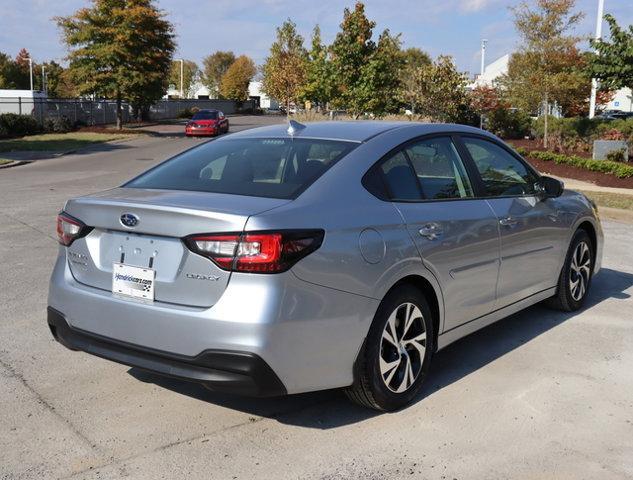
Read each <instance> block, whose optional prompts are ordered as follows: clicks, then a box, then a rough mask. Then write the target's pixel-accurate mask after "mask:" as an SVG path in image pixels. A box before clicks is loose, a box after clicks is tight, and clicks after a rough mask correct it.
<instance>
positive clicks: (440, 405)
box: [0, 117, 633, 479]
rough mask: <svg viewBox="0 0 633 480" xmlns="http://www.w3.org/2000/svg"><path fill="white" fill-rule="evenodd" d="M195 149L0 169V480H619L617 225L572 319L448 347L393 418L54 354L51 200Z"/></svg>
mask: <svg viewBox="0 0 633 480" xmlns="http://www.w3.org/2000/svg"><path fill="white" fill-rule="evenodd" d="M269 120H270V119H263V120H262V119H261V118H250V117H241V120H239V119H234V122H233V128H234V129H237V128H240V126H239V125H240V122H241V125H242V126H246V125H249V126H250V124H253V123H257V122H262V121H269ZM196 142H199V140H193V139H185V138H172V137H165V138H160V137H151V138H143V139H139V140H135V141H132V142H126V143H122V144H118V145H116V146H110V147H108V146H102V147H100V148H97V149H96V151H93V152H84V153H82V154H78V155H72V156H67V157H63V158H60V159H55V160H50V161H45V162H39V163H34V164H31V165H27V166H22V167H17V168H13V169H7V170H0V205H1V209H0V406H1V408H0V479H14V478H34V479H43V478H76V479H84V478H89V479H97V478H120V477H128V478H143V479H157V478H169V479H173V478H205V479H210V478H218V479H233V478H239V479H249V478H258V479H259V478H271V479H282V478H283V479H285V478H309V479H312V478H324V479H338V478H354V479H357V478H359V479H360V478H363V479H365V478H370V479H379V478H384V479H392V478H428V479H453V478H457V479H475V478H495V479H496V478H557V479H580V478H583V479H584V478H596V479H605V478H609V479H614V478H616V479H617V478H622V479H624V478H631V477H633V300H631V294H632V293H633V254H632V253H631V249H630V244H631V239H632V238H633V226H631V225H626V224H620V223H614V222H605V225H604V226H605V231H606V248H605V262H604V270H603V272H602V273H601V274H600V275H599V276H598V277H596V279H595V283H594V285H593V287H594V288H593V291H592V293H591V296H590V298H589V307H588V308H587V309H586V310H585V311H583V312H581V313H578V314H573V315H570V314H563V313H557V312H551V311H549V310H547V309H545V308H543V307H541V306H536V307H533V308H530V309H528V310H527V311H525V312H523V313H521V314H518V315H514V316H513V317H511V318H509V319H506V320H504V321H502V322H499V323H497V324H495V325H493V326H491V327H489V328H487V329H485V330H483V331H481V332H479V333H476V334H474V335H472V336H470V337H468V338H466V339H464V340H462V341H460V342H458V343H456V344H454V345H452V346H451V347H449V348H447V349H446V350H445V351H443V352H441V353H440V354H439V355H438V356H437V357H436V363H435V365H434V368H433V371H432V373H431V376H430V378H429V381H428V383H427V386H426V388H425V389H424V393H423V395H422V397H421V398H420V399H419V400H418V401H417V403H415V404H414V405H413V406H411V407H409V408H407V409H405V410H403V411H401V412H398V413H393V414H386V415H377V414H374V413H371V412H368V411H366V410H363V409H361V408H358V407H355V406H353V405H351V404H349V403H348V402H347V401H346V400H345V399H344V397H343V396H342V394H341V393H340V392H336V391H329V392H321V393H316V394H305V395H299V396H293V397H286V398H281V399H266V400H254V399H247V398H240V397H231V396H227V395H220V394H215V393H211V392H208V391H206V390H205V389H203V388H201V387H198V386H197V385H193V384H188V383H184V382H178V381H174V380H169V379H163V378H160V377H157V376H154V375H151V374H148V373H144V372H142V371H139V370H137V369H130V368H127V367H125V366H122V365H118V364H115V363H111V362H108V361H105V360H100V359H98V358H94V357H91V356H89V355H86V354H82V353H73V352H70V351H68V350H66V349H65V348H63V347H61V346H60V345H59V344H57V343H55V342H54V341H53V339H52V338H51V336H50V334H49V332H48V328H47V327H46V322H45V308H46V291H47V282H48V276H49V274H50V270H51V267H52V265H53V260H54V258H55V255H56V252H57V248H58V247H57V244H56V241H55V239H54V218H55V214H56V212H57V211H58V210H59V209H60V208H61V207H62V206H63V202H64V200H65V199H66V198H68V197H70V196H73V195H79V194H84V193H88V192H93V191H97V190H101V189H104V188H107V187H111V186H115V185H117V184H119V183H121V182H122V181H123V180H125V179H126V178H129V177H131V176H132V175H135V174H136V173H138V172H140V171H142V170H143V169H145V168H147V167H149V166H151V165H153V164H154V163H156V162H157V161H159V160H162V159H163V158H166V157H167V156H169V155H171V154H173V153H175V152H177V151H180V150H182V149H184V148H186V147H188V146H190V145H192V144H195V143H196ZM324 353H325V354H326V353H327V352H324Z"/></svg>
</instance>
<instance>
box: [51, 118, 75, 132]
mask: <svg viewBox="0 0 633 480" xmlns="http://www.w3.org/2000/svg"><path fill="white" fill-rule="evenodd" d="M73 127H74V125H73V123H72V122H71V121H70V119H69V118H68V117H57V118H47V119H46V120H45V121H44V131H45V132H47V133H66V132H70V131H71V130H73Z"/></svg>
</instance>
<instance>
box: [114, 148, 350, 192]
mask: <svg viewBox="0 0 633 480" xmlns="http://www.w3.org/2000/svg"><path fill="white" fill-rule="evenodd" d="M356 145H357V144H356V143H352V142H345V141H333V140H321V139H286V138H243V139H226V140H221V141H213V142H208V143H206V144H203V145H201V146H199V147H197V148H194V149H191V150H188V151H186V152H184V153H182V154H180V155H178V156H176V157H174V158H172V159H170V160H168V161H167V162H164V163H162V164H160V165H158V166H157V167H155V168H153V169H152V170H149V171H148V172H146V173H144V174H142V175H140V176H139V177H137V178H135V179H134V180H132V181H130V182H128V183H127V184H126V185H125V187H130V188H149V189H165V190H193V191H200V192H214V193H230V194H235V195H249V196H258V197H270V198H295V197H296V196H297V195H298V194H299V193H301V192H302V191H303V190H305V189H306V188H307V187H308V186H310V185H311V184H312V183H313V182H314V181H315V180H316V179H317V178H319V177H320V176H321V175H322V174H323V173H325V172H326V171H327V170H328V169H329V168H330V167H331V166H332V165H334V164H335V163H336V162H337V161H338V160H340V159H341V158H342V157H343V156H345V155H346V154H348V153H349V152H350V151H351V150H352V149H353V148H354V147H355V146H356Z"/></svg>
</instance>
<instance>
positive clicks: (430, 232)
mask: <svg viewBox="0 0 633 480" xmlns="http://www.w3.org/2000/svg"><path fill="white" fill-rule="evenodd" d="M418 233H419V234H420V235H421V236H422V237H425V238H427V239H428V240H437V239H438V238H440V237H441V236H442V234H443V233H444V231H443V230H442V226H441V225H440V224H439V223H435V222H431V223H426V224H424V225H422V228H420V230H418Z"/></svg>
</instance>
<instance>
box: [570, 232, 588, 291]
mask: <svg viewBox="0 0 633 480" xmlns="http://www.w3.org/2000/svg"><path fill="white" fill-rule="evenodd" d="M569 268H570V272H569V291H570V293H571V297H572V298H573V299H574V300H575V301H576V302H578V301H580V300H581V299H582V297H584V295H585V293H586V292H587V286H588V285H589V277H590V276H591V252H590V250H589V246H588V245H587V243H586V242H580V243H579V244H578V245H577V246H576V249H575V250H574V254H573V255H572V257H571V264H570V267H569Z"/></svg>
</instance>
